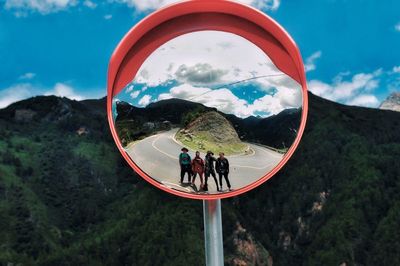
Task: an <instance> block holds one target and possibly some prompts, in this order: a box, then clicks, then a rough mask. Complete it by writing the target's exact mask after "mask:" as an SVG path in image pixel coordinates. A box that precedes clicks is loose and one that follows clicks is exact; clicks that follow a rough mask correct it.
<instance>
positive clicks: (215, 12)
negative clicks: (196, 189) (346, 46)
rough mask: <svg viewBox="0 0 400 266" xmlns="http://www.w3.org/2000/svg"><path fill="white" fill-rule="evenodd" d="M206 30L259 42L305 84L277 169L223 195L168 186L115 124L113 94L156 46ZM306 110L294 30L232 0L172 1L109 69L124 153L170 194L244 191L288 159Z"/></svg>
mask: <svg viewBox="0 0 400 266" xmlns="http://www.w3.org/2000/svg"><path fill="white" fill-rule="evenodd" d="M204 30H215V31H223V32H229V33H233V34H236V35H239V36H241V37H243V38H245V39H247V40H248V41H250V42H252V43H254V44H255V45H257V46H258V47H259V48H260V49H261V50H263V51H264V53H265V54H266V55H268V56H269V57H270V58H271V60H272V61H273V63H274V64H275V65H276V66H277V68H278V69H280V70H281V71H282V72H283V73H285V74H287V75H288V76H290V77H291V78H293V79H294V80H295V81H297V82H298V83H299V84H300V85H301V87H302V97H303V102H302V116H301V123H300V127H299V130H298V134H297V137H296V139H295V141H294V142H293V144H292V145H291V147H290V148H289V150H288V151H287V152H286V154H285V155H284V157H283V159H282V160H281V161H280V162H279V164H278V165H277V166H275V168H274V169H272V170H271V171H270V172H268V173H266V175H264V176H263V177H261V178H260V179H258V180H257V181H255V182H253V183H251V184H249V185H247V186H245V187H243V188H240V189H237V190H233V191H230V192H226V193H221V194H191V193H187V192H182V191H178V190H174V189H171V188H168V187H166V186H164V185H162V184H161V183H159V182H158V181H156V180H155V179H153V178H152V177H150V176H149V175H147V174H146V173H145V172H143V171H142V170H141V169H140V168H139V167H138V166H137V165H136V164H135V162H134V161H133V159H131V158H130V157H129V155H128V154H127V153H126V152H125V150H124V148H123V147H122V144H121V142H120V140H119V137H118V135H117V132H116V130H115V127H114V120H113V114H112V104H113V97H114V96H115V95H117V94H118V93H119V92H120V91H121V90H122V89H123V88H124V87H126V85H127V84H129V83H130V82H131V81H132V80H133V79H134V77H135V76H136V74H137V71H138V70H139V68H140V67H141V65H142V64H143V62H144V61H145V60H146V59H147V57H148V56H150V55H151V54H152V53H153V52H154V51H155V50H156V49H157V48H158V47H160V46H161V45H163V44H164V43H166V42H168V41H169V40H171V39H173V38H175V37H178V36H180V35H183V34H186V33H190V32H195V31H204ZM307 113H308V95H307V84H306V76H305V70H304V64H303V61H302V58H301V54H300V51H299V49H298V47H297V45H296V44H295V42H294V41H293V39H292V38H291V37H290V35H289V34H288V33H287V32H286V31H285V30H284V29H283V28H282V27H281V26H280V25H279V24H278V23H277V22H275V21H274V20H273V19H271V18H270V17H269V16H267V15H265V14H264V13H262V12H261V11H259V10H257V9H254V8H252V7H249V6H247V5H243V4H240V3H237V2H233V1H229V0H187V1H183V2H179V3H176V4H172V5H169V6H167V7H165V8H162V9H159V10H157V11H155V12H154V13H152V14H150V15H149V16H147V17H146V18H144V19H143V20H142V21H140V22H139V23H138V24H136V25H135V26H134V27H133V28H132V29H131V30H130V31H129V32H128V33H127V34H126V35H125V37H124V38H123V39H122V41H121V42H120V43H119V44H118V46H117V48H116V49H115V51H114V53H113V55H112V57H111V60H110V63H109V68H108V79H107V115H108V122H109V125H110V129H111V133H112V136H113V138H114V141H115V143H116V145H117V147H118V149H119V151H120V152H121V154H122V156H123V157H124V158H125V160H126V161H127V162H128V163H129V165H130V166H131V167H132V168H133V169H134V170H135V172H136V173H138V174H139V175H140V176H141V177H143V178H144V179H145V180H146V181H148V182H149V183H150V184H152V185H154V186H155V187H157V188H159V189H162V190H164V191H166V192H168V193H171V194H174V195H177V196H181V197H185V198H192V199H201V200H211V199H222V198H228V197H233V196H237V195H240V194H242V193H245V192H247V191H249V190H251V189H254V188H255V187H257V186H259V185H261V184H262V183H264V182H265V181H267V180H268V179H270V178H271V177H272V176H274V175H275V174H276V173H277V172H278V171H279V170H280V169H281V168H282V167H283V166H284V165H285V164H286V163H287V161H288V160H289V159H290V157H291V156H292V155H293V153H294V151H295V150H296V148H297V146H298V144H299V142H300V139H301V137H302V135H303V132H304V129H305V125H306V120H307Z"/></svg>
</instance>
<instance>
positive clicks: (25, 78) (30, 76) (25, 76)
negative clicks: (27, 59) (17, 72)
mask: <svg viewBox="0 0 400 266" xmlns="http://www.w3.org/2000/svg"><path fill="white" fill-rule="evenodd" d="M34 77H36V74H35V73H32V72H28V73H25V74H23V75H21V76H20V77H19V79H23V80H28V79H33V78H34Z"/></svg>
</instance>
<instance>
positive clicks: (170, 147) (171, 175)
mask: <svg viewBox="0 0 400 266" xmlns="http://www.w3.org/2000/svg"><path fill="white" fill-rule="evenodd" d="M177 130H178V129H172V130H170V131H166V132H162V133H159V134H157V135H153V136H150V137H148V138H145V139H143V140H141V141H138V142H136V143H134V144H132V145H129V146H128V147H127V148H126V152H127V153H128V154H129V156H130V157H131V158H132V160H133V161H134V162H135V163H136V164H137V165H138V166H139V167H140V168H141V169H142V170H143V171H144V172H146V173H147V174H148V175H149V176H151V177H153V178H154V179H155V180H157V181H158V182H160V183H162V184H163V185H165V186H167V187H170V188H172V189H176V190H180V191H184V192H189V193H197V190H196V188H195V187H192V186H189V184H185V182H187V174H186V175H185V180H184V184H182V185H181V184H179V181H180V166H179V162H178V157H179V154H180V153H181V148H182V145H181V144H179V143H178V142H177V141H176V140H175V139H174V136H175V133H176V132H177ZM248 145H249V146H250V148H251V150H252V151H253V152H252V153H250V154H248V155H245V154H243V155H232V156H226V158H227V159H228V160H229V165H230V171H229V180H230V182H231V186H232V189H239V188H242V187H244V186H246V185H249V184H251V183H253V182H254V181H256V180H258V179H259V178H261V177H263V176H264V175H265V174H266V173H268V172H269V171H271V170H272V169H273V168H274V167H275V166H276V165H277V164H278V163H279V162H280V161H281V159H282V157H283V154H280V153H278V152H275V151H272V150H270V149H267V148H265V147H261V146H258V145H254V144H248ZM194 153H195V151H193V150H189V154H190V156H191V158H192V159H193V158H194ZM214 153H215V157H216V158H217V157H218V155H217V153H218V151H214ZM201 157H202V158H203V159H204V157H205V154H204V153H201ZM216 175H217V179H218V174H216ZM218 182H219V181H218ZM195 185H196V187H197V189H199V187H200V179H199V177H198V176H197V178H196V181H195ZM223 189H224V190H225V191H226V189H227V185H226V183H225V180H224V179H223ZM208 190H209V191H208V193H219V192H217V187H216V185H215V182H214V179H213V178H212V177H210V178H209V180H208Z"/></svg>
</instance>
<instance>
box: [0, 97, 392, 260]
mask: <svg viewBox="0 0 400 266" xmlns="http://www.w3.org/2000/svg"><path fill="white" fill-rule="evenodd" d="M309 104H310V105H309V117H308V121H307V127H306V130H305V133H304V136H303V139H302V141H301V143H300V145H299V147H298V149H297V150H296V152H295V153H294V155H293V157H292V158H291V159H290V161H289V162H288V164H287V165H286V166H285V167H284V168H283V169H282V170H281V171H280V172H279V173H278V174H277V175H275V176H274V177H273V178H272V179H271V180H269V181H268V182H266V183H265V184H263V185H261V186H260V187H258V188H256V189H254V190H252V191H251V192H248V193H246V194H245V195H241V196H238V197H234V198H232V199H227V200H223V202H222V207H223V210H222V212H223V233H224V249H225V250H224V252H225V263H226V264H227V265H245V264H247V265H255V264H256V263H258V264H259V265H265V264H267V265H272V263H273V265H278V266H279V265H400V253H399V252H398V251H399V250H400V227H399V220H400V164H399V163H398V161H399V159H398V158H399V156H400V131H399V130H398V129H399V127H400V113H398V112H392V111H387V110H378V109H369V108H360V107H351V106H344V105H340V104H337V103H334V102H330V101H327V100H324V99H322V98H319V97H316V96H314V95H312V94H311V93H310V94H309ZM168 108H169V107H168ZM168 108H166V109H165V110H164V111H166V110H167V109H168ZM156 110H157V112H158V110H161V108H160V109H158V108H156ZM167 114H168V112H167ZM168 115H169V114H168ZM164 119H167V118H164ZM171 120H172V119H171ZM230 121H231V123H232V124H233V125H235V123H233V122H232V121H233V119H232V120H230ZM238 121H239V122H240V123H245V121H250V122H248V123H253V122H254V121H258V120H257V118H248V119H243V121H242V120H238ZM240 126H241V124H237V127H240ZM81 128H85V129H86V130H83V131H80V130H79V129H81ZM81 132H85V133H83V134H80V133H81ZM239 136H240V134H239ZM202 223H203V220H202V203H201V202H200V201H194V200H186V199H180V198H177V197H175V196H171V195H167V194H166V193H164V192H162V191H159V190H157V189H155V188H153V187H151V186H150V185H148V184H147V183H146V182H144V181H143V180H142V179H141V178H139V177H138V176H137V175H136V174H135V173H134V172H133V171H132V170H131V169H130V168H129V167H128V166H127V164H126V163H125V162H124V160H123V159H122V156H121V155H120V154H119V152H118V151H117V149H116V147H115V145H114V143H113V140H112V138H111V136H110V133H109V128H108V124H107V119H106V113H105V99H101V100H95V101H82V102H78V101H71V100H68V99H66V98H57V97H52V96H49V97H35V98H32V99H28V100H24V101H21V102H18V103H15V104H12V105H11V106H9V107H7V108H6V109H2V110H0V247H1V248H0V265H204V242H203V226H202Z"/></svg>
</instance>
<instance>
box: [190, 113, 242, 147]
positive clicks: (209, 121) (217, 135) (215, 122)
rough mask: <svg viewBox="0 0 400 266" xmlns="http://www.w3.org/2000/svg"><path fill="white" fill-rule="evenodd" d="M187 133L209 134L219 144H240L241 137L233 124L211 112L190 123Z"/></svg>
mask: <svg viewBox="0 0 400 266" xmlns="http://www.w3.org/2000/svg"><path fill="white" fill-rule="evenodd" d="M184 131H185V133H187V134H196V133H199V132H208V133H209V134H210V136H211V137H212V138H213V140H214V141H215V142H217V143H240V142H241V141H240V139H239V136H238V134H237V132H236V130H235V129H234V128H233V126H232V124H231V123H230V122H229V121H228V120H227V119H226V118H225V117H223V116H222V115H221V114H219V113H217V112H215V111H210V112H206V113H204V114H203V115H201V116H199V117H198V118H196V119H195V120H193V121H192V122H190V123H189V124H188V125H187V126H186V128H185V130H184Z"/></svg>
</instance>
